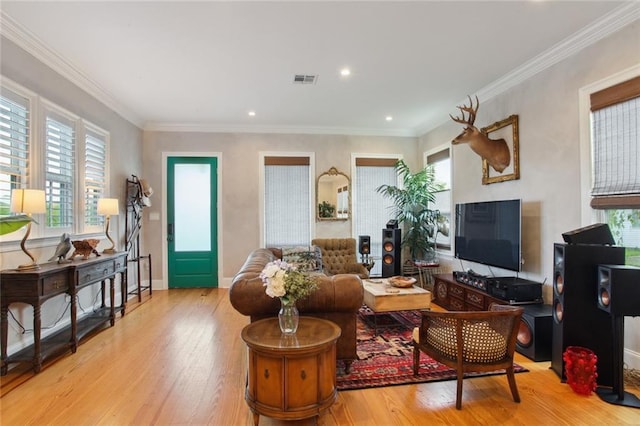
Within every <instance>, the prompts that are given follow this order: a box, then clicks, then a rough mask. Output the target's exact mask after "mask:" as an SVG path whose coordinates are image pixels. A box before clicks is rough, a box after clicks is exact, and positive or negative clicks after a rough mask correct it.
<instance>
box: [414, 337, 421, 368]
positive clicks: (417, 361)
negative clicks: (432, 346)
mask: <svg viewBox="0 0 640 426" xmlns="http://www.w3.org/2000/svg"><path fill="white" fill-rule="evenodd" d="M419 369H420V349H419V348H418V345H416V343H415V342H413V375H414V376H417V375H418V370H419Z"/></svg>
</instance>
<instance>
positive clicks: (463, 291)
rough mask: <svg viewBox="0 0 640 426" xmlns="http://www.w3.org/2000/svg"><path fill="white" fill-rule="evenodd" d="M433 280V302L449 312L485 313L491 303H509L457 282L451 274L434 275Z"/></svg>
mask: <svg viewBox="0 0 640 426" xmlns="http://www.w3.org/2000/svg"><path fill="white" fill-rule="evenodd" d="M433 278H434V284H433V293H434V299H433V302H434V303H435V304H437V305H438V306H440V307H442V308H445V309H447V310H449V311H486V310H488V309H489V305H491V304H492V303H498V304H500V305H506V304H508V303H509V302H508V301H506V300H502V299H498V298H496V297H493V296H491V295H489V294H488V293H487V292H485V291H482V290H479V289H477V288H474V287H471V286H470V285H467V284H462V283H459V282H457V281H456V280H455V278H454V277H453V274H435V275H434V276H433Z"/></svg>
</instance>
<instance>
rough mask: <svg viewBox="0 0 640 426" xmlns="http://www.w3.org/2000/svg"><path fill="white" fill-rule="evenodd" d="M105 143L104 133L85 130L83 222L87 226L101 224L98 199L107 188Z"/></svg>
mask: <svg viewBox="0 0 640 426" xmlns="http://www.w3.org/2000/svg"><path fill="white" fill-rule="evenodd" d="M106 164H107V144H106V138H105V136H104V135H100V134H98V133H95V132H93V131H87V133H86V136H85V160H84V185H85V190H84V191H85V192H84V221H85V222H84V223H85V225H88V226H96V225H102V223H103V217H102V216H101V215H99V214H98V199H100V198H103V197H104V196H105V195H106V194H105V192H106V188H107V167H106Z"/></svg>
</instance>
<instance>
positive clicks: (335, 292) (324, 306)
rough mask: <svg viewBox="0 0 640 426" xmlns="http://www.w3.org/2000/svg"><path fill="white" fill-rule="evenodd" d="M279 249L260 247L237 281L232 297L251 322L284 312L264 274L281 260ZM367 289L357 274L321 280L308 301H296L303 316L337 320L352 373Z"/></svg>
mask: <svg viewBox="0 0 640 426" xmlns="http://www.w3.org/2000/svg"><path fill="white" fill-rule="evenodd" d="M280 253H281V252H280V251H279V250H278V249H266V248H259V249H256V250H254V251H252V252H251V254H249V257H248V258H247V260H246V261H245V262H244V265H242V268H240V271H239V272H238V273H237V274H236V276H235V277H234V278H233V282H232V283H231V288H230V290H229V297H230V299H231V305H232V306H233V307H234V308H235V309H236V310H237V311H238V312H240V313H241V314H243V315H247V316H249V318H250V320H251V322H253V321H256V320H259V319H262V318H268V317H274V316H276V315H277V314H278V311H279V310H280V301H279V299H278V298H271V297H269V296H267V294H266V293H265V288H264V286H263V283H262V280H261V279H260V272H261V271H262V269H263V268H264V266H265V265H266V264H267V263H269V262H271V261H273V260H276V259H277V258H278V256H279V255H280ZM363 295H364V290H363V287H362V280H361V279H360V277H358V276H357V275H353V274H338V275H332V276H330V277H329V276H325V275H321V276H320V277H319V283H318V290H316V291H314V292H313V293H312V294H311V295H310V296H309V297H307V298H306V299H302V300H299V301H297V302H296V306H297V307H298V310H299V311H300V315H301V316H303V315H308V316H312V317H317V318H324V319H327V320H330V321H333V322H334V323H336V324H337V325H338V326H340V328H341V330H342V334H341V335H340V338H339V339H338V343H337V348H336V349H337V359H339V360H343V361H344V362H345V370H346V371H347V372H348V371H349V368H350V366H351V363H352V362H353V360H355V359H357V357H358V356H357V352H356V318H357V315H358V310H359V309H360V307H361V306H362V301H363Z"/></svg>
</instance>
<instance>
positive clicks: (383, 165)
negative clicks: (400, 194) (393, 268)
mask: <svg viewBox="0 0 640 426" xmlns="http://www.w3.org/2000/svg"><path fill="white" fill-rule="evenodd" d="M397 161H398V159H396V158H356V176H355V180H354V184H355V185H354V189H353V190H354V197H353V201H354V206H353V209H354V215H353V220H354V230H355V235H356V238H357V236H360V235H369V236H370V237H371V254H372V256H373V257H374V259H375V258H376V257H377V258H380V257H381V256H382V229H383V228H384V227H385V226H386V224H387V222H388V221H389V219H392V217H393V202H392V201H391V200H389V199H388V198H385V197H383V196H382V194H379V193H378V192H377V191H376V189H377V188H378V187H379V186H380V185H397V184H398V175H397V173H396V169H395V164H396V162H397ZM370 274H371V276H380V275H382V262H380V261H379V260H378V261H376V263H375V265H374V266H373V269H371V272H370Z"/></svg>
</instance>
